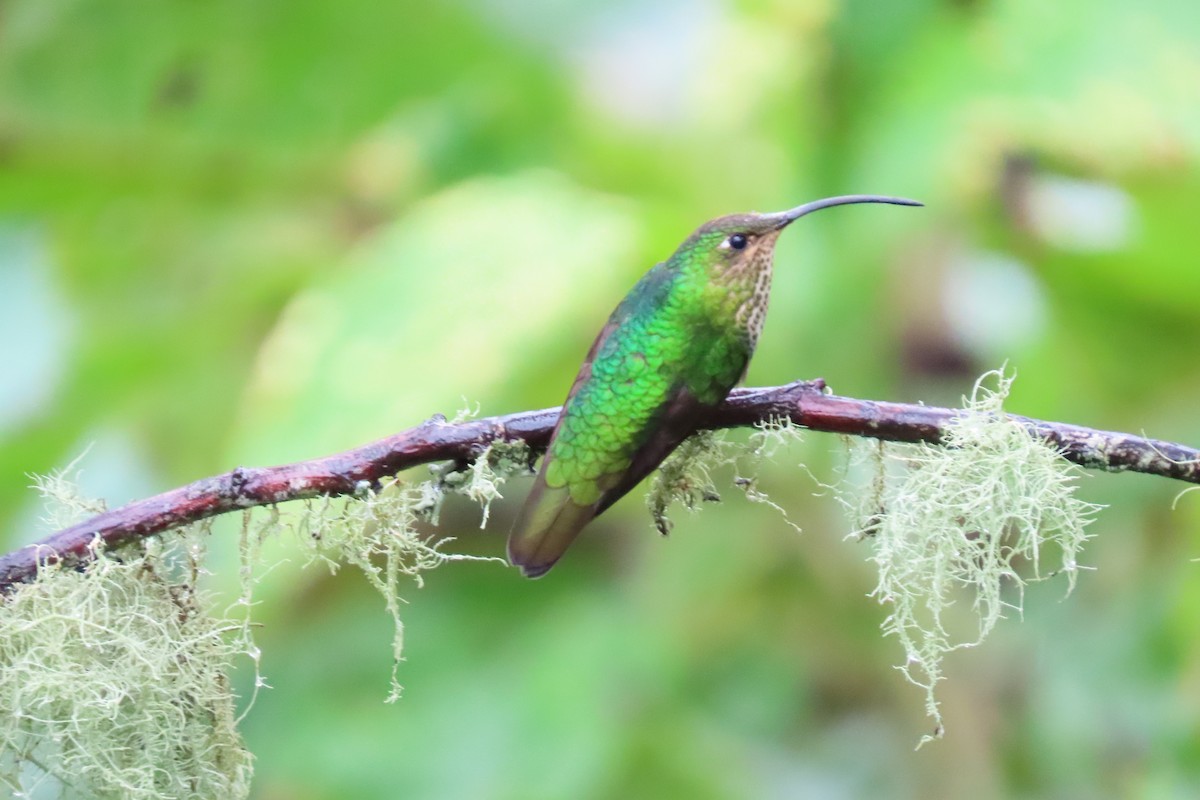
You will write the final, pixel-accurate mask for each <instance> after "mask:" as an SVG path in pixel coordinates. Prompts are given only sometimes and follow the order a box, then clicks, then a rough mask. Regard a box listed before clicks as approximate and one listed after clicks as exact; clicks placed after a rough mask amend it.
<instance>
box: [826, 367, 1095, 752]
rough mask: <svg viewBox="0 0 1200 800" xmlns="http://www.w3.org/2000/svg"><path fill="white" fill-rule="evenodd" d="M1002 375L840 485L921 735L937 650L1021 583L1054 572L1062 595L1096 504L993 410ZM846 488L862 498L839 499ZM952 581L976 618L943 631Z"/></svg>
mask: <svg viewBox="0 0 1200 800" xmlns="http://www.w3.org/2000/svg"><path fill="white" fill-rule="evenodd" d="M989 382H994V384H995V388H991V389H989V388H987V384H988V383H989ZM1011 384H1012V378H1011V377H1007V376H1005V375H1004V374H1003V372H1001V371H996V372H990V373H987V374H986V375H984V376H983V377H981V378H980V379H979V381H977V382H976V384H975V387H974V390H973V391H972V394H971V397H970V399H968V400H966V401H965V409H964V411H963V412H962V413H961V414H960V415H959V416H958V417H956V419H955V420H954V422H953V423H952V424H950V425H949V426H948V427H947V429H946V430H945V433H944V436H943V441H942V443H941V445H937V446H935V445H915V446H903V447H902V446H896V445H888V446H886V448H883V449H876V453H877V455H876V456H875V459H876V465H875V469H874V474H873V476H872V486H873V488H871V489H869V490H867V491H861V490H862V487H858V488H857V489H843V490H842V496H843V502H844V504H845V505H847V507H849V508H851V509H852V512H853V517H854V524H855V529H856V530H855V535H858V536H860V537H862V538H864V539H866V540H867V541H869V542H870V543H871V546H872V555H871V557H870V559H871V561H873V562H874V564H875V566H876V568H877V569H878V572H879V582H878V585H877V586H876V588H875V590H874V591H873V592H872V596H873V597H875V598H876V599H877V600H878V601H879V602H880V603H881V604H884V605H886V606H888V607H889V609H890V611H889V614H888V616H887V618H886V620H885V621H884V623H883V631H884V633H885V635H890V636H895V637H897V639H899V641H900V643H901V646H902V647H903V648H904V652H905V658H906V660H905V663H904V664H903V665H902V666H901V667H900V669H901V670H902V671H903V673H904V674H905V676H906V677H907V678H908V680H910V681H911V682H913V683H914V684H916V685H917V686H919V687H921V688H923V689H924V690H925V697H926V702H925V709H926V712H927V713H928V714H929V716H930V717H932V718H933V720H934V722H935V728H934V733H933V735H932V736H926V737H924V738H923V739H922V742H921V743H924V742H925V741H928V740H929V739H930V738H937V737H940V736H941V734H942V730H943V729H942V720H941V714H940V711H939V707H938V702H937V698H936V695H935V691H934V690H935V687H936V685H937V683H938V682H939V681H940V680H942V666H941V665H942V659H943V658H944V656H945V655H946V654H947V653H949V652H951V651H953V650H956V649H959V648H963V647H972V646H975V645H977V644H979V643H980V642H982V641H983V640H984V639H985V638H986V637H987V635H988V634H989V633H990V632H991V631H992V629H993V627H994V626H995V624H996V622H997V621H998V620H1000V619H1001V618H1002V617H1004V616H1005V613H1006V612H1009V611H1015V612H1016V613H1017V614H1018V615H1019V614H1020V613H1021V609H1022V603H1023V599H1024V587H1025V586H1026V584H1027V583H1028V582H1029V581H1031V580H1040V579H1043V578H1046V577H1050V576H1052V575H1059V574H1061V575H1063V576H1065V578H1066V583H1067V591H1068V592H1069V591H1070V590H1071V589H1072V588H1073V587H1074V584H1075V578H1076V575H1077V573H1078V570H1079V569H1080V567H1079V562H1078V556H1079V551H1080V548H1081V547H1082V545H1083V543H1084V542H1085V541H1086V540H1087V539H1088V538H1089V537H1088V534H1087V533H1086V527H1087V525H1088V523H1089V522H1090V521H1091V518H1092V516H1093V514H1094V512H1095V510H1096V509H1097V506H1094V505H1092V504H1090V503H1087V502H1084V501H1083V500H1080V499H1079V498H1078V497H1076V494H1075V492H1076V488H1077V483H1078V480H1077V479H1078V476H1079V475H1080V474H1082V473H1081V471H1080V470H1079V469H1078V468H1077V467H1075V466H1074V465H1072V464H1070V463H1069V462H1067V461H1066V460H1065V459H1064V458H1062V457H1061V456H1060V455H1059V453H1058V452H1057V451H1056V450H1055V449H1054V448H1052V447H1050V446H1048V445H1047V444H1045V443H1044V442H1042V441H1040V440H1038V439H1036V438H1034V437H1033V436H1031V435H1030V434H1029V432H1028V431H1027V430H1026V428H1025V427H1024V426H1023V425H1022V424H1021V423H1020V422H1019V421H1017V420H1015V419H1012V418H1011V417H1009V416H1008V415H1006V414H1005V413H1004V410H1003V402H1004V400H1005V398H1006V397H1007V395H1008V392H1009V388H1010V386H1011ZM896 467H900V468H901V469H900V471H899V474H894V473H895V471H896V470H895V468H896ZM856 494H859V495H861V496H862V497H863V498H865V499H864V500H862V501H854V500H852V499H850V498H851V497H853V496H854V495H856ZM1048 559H1050V560H1052V563H1053V566H1052V567H1051V568H1050V569H1049V571H1047V569H1046V567H1045V562H1046V561H1047V560H1048ZM1022 562H1024V563H1026V564H1027V567H1026V568H1025V569H1026V574H1024V575H1022V573H1021V572H1020V571H1018V565H1019V564H1021V563H1022ZM964 589H966V590H967V591H968V592H969V593H970V596H971V598H972V609H973V611H974V612H975V615H976V622H975V624H974V625H973V633H972V634H970V635H968V636H965V637H960V636H956V635H952V634H951V633H950V632H949V631H948V627H949V624H948V623H949V620H948V617H947V609H949V607H950V606H951V605H953V604H954V602H955V600H956V598H958V597H959V596H960V592H961V591H962V590H964Z"/></svg>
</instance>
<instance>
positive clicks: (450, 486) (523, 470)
mask: <svg viewBox="0 0 1200 800" xmlns="http://www.w3.org/2000/svg"><path fill="white" fill-rule="evenodd" d="M531 460H532V459H531V457H530V451H529V445H527V444H526V443H525V442H524V441H523V440H520V439H518V440H516V441H513V442H493V443H491V444H489V445H488V446H487V447H486V448H484V449H483V451H482V452H480V453H479V455H478V456H477V457H476V458H475V460H474V461H472V462H471V463H470V464H469V465H467V466H466V467H465V468H463V469H455V466H456V465H454V464H453V463H451V464H448V465H446V466H445V467H442V468H436V467H435V468H433V469H432V470H431V472H433V474H434V477H435V478H436V481H437V483H436V485H435V486H432V487H430V496H429V498H427V500H426V502H427V504H429V505H430V506H431V508H432V512H431V520H432V521H433V522H435V523H436V522H437V514H438V512H439V511H440V510H441V498H442V496H443V494H444V492H445V491H450V492H454V493H456V494H461V495H464V496H466V497H467V498H469V499H470V500H472V501H474V502H476V503H478V504H479V506H480V508H482V509H483V518H482V519H481V520H480V522H479V527H480V529H483V528H486V527H487V523H488V519H489V518H490V516H491V508H492V502H493V501H494V500H499V499H501V498H503V495H502V494H500V487H502V486H503V485H504V483H505V481H507V480H508V479H509V478H511V477H514V476H517V475H528V474H529V473H530V468H529V465H530V462H531Z"/></svg>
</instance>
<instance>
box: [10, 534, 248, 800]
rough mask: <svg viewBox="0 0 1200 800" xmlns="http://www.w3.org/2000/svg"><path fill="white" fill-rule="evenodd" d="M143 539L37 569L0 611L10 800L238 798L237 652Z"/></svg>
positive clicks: (190, 563) (197, 596)
mask: <svg viewBox="0 0 1200 800" xmlns="http://www.w3.org/2000/svg"><path fill="white" fill-rule="evenodd" d="M201 539H202V534H199V533H193V534H192V535H189V536H188V537H186V538H185V539H181V540H180V541H185V542H187V545H186V547H184V548H183V550H184V555H183V558H184V560H185V566H184V567H183V570H182V572H183V574H182V575H178V574H173V573H175V572H176V570H175V569H173V568H172V566H171V563H170V558H167V557H164V554H163V552H162V548H161V547H160V546H158V544H157V542H154V541H153V540H151V542H150V546H148V547H145V548H140V549H139V548H131V547H126V548H123V549H122V550H121V551H120V552H119V553H114V554H109V553H105V552H103V551H102V550H101V549H100V548H98V547H97V548H95V549H94V551H93V555H94V558H93V559H92V560H91V561H90V562H88V563H87V564H86V565H85V566H83V567H81V568H78V569H71V568H68V567H65V566H61V565H43V566H42V567H41V568H40V569H39V570H38V575H37V578H36V580H34V581H33V582H32V583H29V584H26V585H23V586H20V587H18V588H17V589H15V590H14V591H13V593H12V594H11V595H10V596H9V597H8V598H7V599H6V600H5V602H4V603H3V604H2V605H0V785H3V786H4V787H6V788H7V789H9V790H10V791H11V792H12V796H14V797H30V796H38V797H45V796H50V794H47V792H50V793H62V794H66V793H68V792H69V793H70V794H72V795H85V796H98V797H122V798H133V800H142V799H143V798H145V799H146V800H149V799H150V798H210V797H228V798H239V797H246V796H247V795H248V794H249V785H250V777H251V772H252V758H251V756H250V754H249V753H248V752H247V751H246V750H245V749H244V747H243V745H242V740H241V736H240V735H239V734H238V731H237V725H236V720H235V714H234V695H233V693H232V691H231V690H230V687H229V681H228V679H227V677H226V676H227V673H228V670H229V669H230V668H231V666H232V664H233V662H234V660H235V659H236V658H237V657H238V655H239V654H241V653H243V652H244V651H245V641H244V640H243V638H242V637H241V636H240V635H239V631H241V626H240V624H239V623H238V622H236V621H231V620H224V619H217V618H214V617H212V616H210V615H209V614H208V613H206V611H205V609H206V607H207V605H208V598H207V597H205V595H204V594H203V593H201V592H199V591H198V590H197V589H196V579H197V578H198V576H199V573H200V566H199V560H198V559H199V558H201V557H202V556H203V546H202V543H201Z"/></svg>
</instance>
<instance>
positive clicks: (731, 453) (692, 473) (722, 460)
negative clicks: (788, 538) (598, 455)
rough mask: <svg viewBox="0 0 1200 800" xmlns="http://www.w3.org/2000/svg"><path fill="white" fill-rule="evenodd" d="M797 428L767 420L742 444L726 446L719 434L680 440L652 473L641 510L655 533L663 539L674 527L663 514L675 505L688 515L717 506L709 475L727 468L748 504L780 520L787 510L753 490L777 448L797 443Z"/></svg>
mask: <svg viewBox="0 0 1200 800" xmlns="http://www.w3.org/2000/svg"><path fill="white" fill-rule="evenodd" d="M800 436H801V429H800V428H799V427H797V426H796V425H793V424H792V422H791V420H788V419H771V420H768V421H766V422H763V423H760V424H759V425H756V426H755V429H754V432H753V433H751V435H750V438H749V440H748V441H747V442H746V443H745V444H738V443H735V442H731V441H729V440H728V439H726V438H725V432H724V431H711V430H704V431H699V432H697V433H695V434H693V435H692V436H690V437H688V438H687V439H685V440H684V441H683V443H682V444H680V445H679V447H677V448H675V451H674V452H673V453H671V455H669V456H667V458H666V459H664V460H663V463H662V464H661V465H660V466H659V468H658V469H657V470H656V471H655V473H654V476H653V477H652V479H651V481H650V489H649V491H648V492H647V494H646V506H647V508H648V509H649V510H650V517H651V519H652V520H653V522H654V527H655V528H657V529H658V531H659V533H661V534H663V535H664V536H665V535H667V534H668V533H669V532H670V531H671V528H673V527H674V523H673V522H672V521H671V519H670V517H669V516H668V513H667V512H668V511H669V510H670V508H671V506H672V505H674V504H676V503H678V504H679V505H681V506H682V507H683V508H685V509H687V510H688V511H691V512H695V511H698V510H699V509H700V507H701V505H702V504H703V503H706V502H707V503H715V502H720V500H721V495H720V492H719V491H718V489H717V483H716V480H715V479H714V477H713V474H714V473H715V472H717V471H718V470H721V469H723V468H727V467H732V468H733V471H734V476H733V485H734V486H736V487H737V488H739V489H741V490H742V491H743V492H744V493H745V495H746V499H748V500H749V501H750V502H752V503H762V504H764V505H767V506H770V507H771V508H773V509H775V510H776V511H778V512H779V513H780V514H781V515H782V516H783V518H784V520H785V521H786V522H787V523H788V525H791V526H792V527H793V528H795V529H796V530H797V531H799V530H800V529H799V528H798V527H797V526H796V525H795V524H794V523H792V522H791V520H789V519H788V518H787V512H786V511H784V509H783V507H782V506H780V505H779V504H778V503H775V502H774V501H773V500H771V498H770V497H769V496H768V495H767V494H766V493H765V492H763V491H762V490H761V489H759V488H758V471H759V469H760V467H761V466H762V464H763V462H765V461H768V460H770V459H771V458H773V457H774V456H775V455H776V453H777V452H778V451H779V449H780V448H782V447H784V446H786V445H788V444H790V443H792V442H795V441H798V440H799V439H800Z"/></svg>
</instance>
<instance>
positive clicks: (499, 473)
mask: <svg viewBox="0 0 1200 800" xmlns="http://www.w3.org/2000/svg"><path fill="white" fill-rule="evenodd" d="M521 452H522V451H521V449H520V448H518V447H514V446H505V447H504V448H498V447H497V446H495V445H493V446H492V447H489V448H488V449H487V450H485V451H484V452H483V453H481V454H480V456H479V457H478V458H477V459H476V460H475V461H474V462H473V463H472V464H471V465H470V466H468V467H467V468H466V470H465V472H456V471H453V470H452V469H449V468H447V469H446V470H444V471H437V470H435V471H434V474H435V477H434V478H433V479H431V480H428V481H421V482H416V483H409V482H406V481H404V480H401V479H399V478H391V479H389V480H388V481H386V482H384V483H383V484H382V485H381V486H379V487H378V488H374V487H362V490H361V491H360V492H359V493H358V494H357V495H356V496H354V497H346V498H340V499H337V500H331V499H329V498H324V499H321V500H314V501H310V502H309V503H308V504H307V506H306V510H305V512H304V514H303V515H302V517H301V520H300V521H299V523H298V524H297V525H296V529H297V530H299V531H302V533H303V535H302V536H301V541H302V542H304V543H305V545H306V547H307V551H308V554H309V562H310V563H312V562H320V563H323V564H325V565H326V566H327V567H328V568H329V569H330V570H331V571H334V572H336V571H337V570H338V569H339V568H340V566H341V565H342V564H351V565H353V566H355V567H357V568H358V570H359V571H360V572H362V574H363V576H364V577H365V578H366V579H367V582H368V583H370V584H371V586H372V587H374V589H375V590H376V591H377V592H379V594H380V596H381V597H382V598H383V600H384V605H385V607H386V608H387V612H388V614H389V615H390V616H391V618H392V626H393V635H392V671H391V678H390V686H391V689H390V691H389V693H388V695H387V699H386V702H389V703H390V702H394V701H396V700H397V699H399V697H400V693H401V691H402V686H401V685H400V682H399V666H400V663H401V662H402V661H403V657H404V622H403V620H402V619H401V615H400V607H401V604H402V603H403V602H404V599H403V597H402V596H401V590H402V581H403V580H406V579H407V580H411V581H412V582H413V583H414V584H415V585H416V586H417V587H418V588H419V587H421V586H422V585H424V577H423V576H424V573H425V572H427V571H429V570H432V569H434V568H436V567H439V566H441V565H443V564H445V563H448V562H450V561H496V562H499V563H505V562H504V561H503V559H498V558H487V557H481V556H472V555H466V554H460V553H449V552H446V551H445V550H444V549H443V548H444V547H445V545H447V544H449V543H450V542H452V541H453V539H452V538H449V537H437V536H433V535H428V534H427V533H425V532H424V531H423V530H422V524H423V523H424V524H427V525H429V526H432V525H433V524H436V521H437V516H438V514H439V513H440V510H441V506H442V501H443V499H444V497H445V494H446V492H447V491H455V492H460V493H462V494H465V495H467V496H468V497H471V498H472V499H474V500H476V501H477V502H479V503H480V504H481V506H482V507H483V517H484V523H485V524H486V522H487V516H488V511H487V509H488V505H489V504H490V503H491V502H492V500H494V499H496V498H498V497H500V491H499V489H500V486H501V485H502V484H503V482H504V480H505V478H506V477H507V476H508V475H509V474H512V471H514V470H516V469H517V466H516V464H517V461H518V460H520V459H522V458H523V459H524V460H521V461H520V463H521V465H522V466H521V467H520V468H521V469H523V470H528V458H527V456H520V453H521ZM450 476H462V477H461V478H460V477H454V478H451V477H450Z"/></svg>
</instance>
